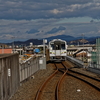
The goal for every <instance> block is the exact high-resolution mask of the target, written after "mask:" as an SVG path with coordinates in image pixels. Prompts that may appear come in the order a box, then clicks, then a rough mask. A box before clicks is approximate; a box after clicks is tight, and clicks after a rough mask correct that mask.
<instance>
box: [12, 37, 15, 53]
mask: <svg viewBox="0 0 100 100" xmlns="http://www.w3.org/2000/svg"><path fill="white" fill-rule="evenodd" d="M11 38H12V40H13V42H12V50H13V53H14V38H15V37H14V36H13V37H11Z"/></svg>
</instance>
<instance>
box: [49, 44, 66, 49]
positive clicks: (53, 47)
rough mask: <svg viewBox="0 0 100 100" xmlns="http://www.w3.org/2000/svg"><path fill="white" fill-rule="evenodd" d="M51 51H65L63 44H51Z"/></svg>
mask: <svg viewBox="0 0 100 100" xmlns="http://www.w3.org/2000/svg"><path fill="white" fill-rule="evenodd" d="M51 49H52V50H64V49H66V48H65V44H64V43H63V44H60V43H59V44H56V43H54V44H51Z"/></svg>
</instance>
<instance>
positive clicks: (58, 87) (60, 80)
mask: <svg viewBox="0 0 100 100" xmlns="http://www.w3.org/2000/svg"><path fill="white" fill-rule="evenodd" d="M61 64H62V66H63V67H64V68H65V72H64V71H62V70H61V69H58V70H59V71H60V72H63V75H62V76H61V78H60V79H59V81H58V83H57V86H56V91H55V96H56V97H55V99H56V100H60V99H59V90H60V85H61V83H62V80H63V78H64V76H65V75H66V73H67V72H68V69H67V68H66V66H64V65H63V63H62V62H61Z"/></svg>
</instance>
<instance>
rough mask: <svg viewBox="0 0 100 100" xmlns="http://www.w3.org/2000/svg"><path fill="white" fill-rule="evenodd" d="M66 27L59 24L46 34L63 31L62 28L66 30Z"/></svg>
mask: <svg viewBox="0 0 100 100" xmlns="http://www.w3.org/2000/svg"><path fill="white" fill-rule="evenodd" d="M65 29H66V28H65V27H63V26H59V27H58V28H56V27H55V28H53V29H51V30H50V31H48V32H47V33H46V34H53V33H56V32H59V31H62V30H65Z"/></svg>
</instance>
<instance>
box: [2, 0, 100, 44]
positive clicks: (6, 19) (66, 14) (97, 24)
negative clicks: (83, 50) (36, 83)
mask: <svg viewBox="0 0 100 100" xmlns="http://www.w3.org/2000/svg"><path fill="white" fill-rule="evenodd" d="M82 34H84V35H85V36H87V37H90V36H100V0H0V42H1V41H3V42H6V41H13V40H27V39H30V38H35V39H36V38H37V39H41V38H47V37H50V36H56V35H71V36H74V37H78V36H81V35H82Z"/></svg>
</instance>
